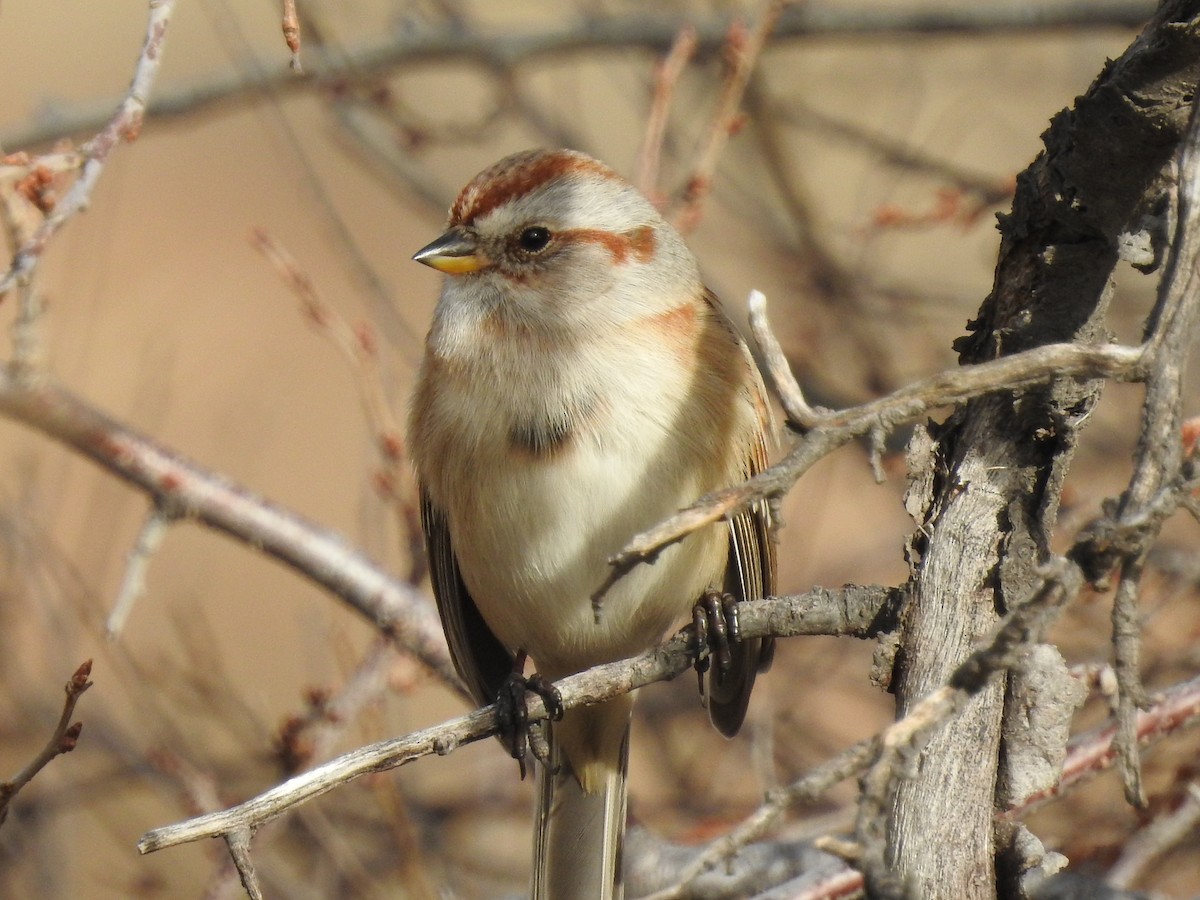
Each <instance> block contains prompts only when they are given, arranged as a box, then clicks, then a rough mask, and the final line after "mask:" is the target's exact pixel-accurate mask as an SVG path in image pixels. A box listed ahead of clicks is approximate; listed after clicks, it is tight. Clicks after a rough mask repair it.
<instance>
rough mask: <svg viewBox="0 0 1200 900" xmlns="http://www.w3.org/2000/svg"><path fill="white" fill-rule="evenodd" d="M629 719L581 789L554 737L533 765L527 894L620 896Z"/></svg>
mask: <svg viewBox="0 0 1200 900" xmlns="http://www.w3.org/2000/svg"><path fill="white" fill-rule="evenodd" d="M628 771H629V724H628V720H627V721H626V725H625V732H624V736H623V738H622V740H621V742H620V752H619V755H618V758H617V759H616V760H614V765H611V766H605V767H604V768H603V770H602V771H601V773H600V774H599V777H598V778H597V783H596V784H594V785H592V788H593V789H592V791H591V792H590V793H589V792H587V791H584V789H583V787H582V786H581V785H580V782H579V779H578V778H576V777H575V773H574V771H573V770H572V769H571V764H570V762H569V761H568V760H567V759H566V756H565V755H564V753H563V751H562V745H561V743H560V742H558V741H555V740H554V736H553V730H551V734H550V763H549V765H548V766H547V765H539V766H538V780H539V790H538V801H537V810H536V813H535V815H536V818H535V820H534V822H535V824H534V829H535V832H536V833H535V835H534V843H533V884H532V888H531V895H532V900H621V898H622V897H623V896H624V888H623V885H622V877H621V865H622V858H621V857H622V848H623V845H624V839H625V805H626V796H627V790H626V782H627V780H628V778H627V776H628Z"/></svg>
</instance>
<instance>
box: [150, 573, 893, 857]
mask: <svg viewBox="0 0 1200 900" xmlns="http://www.w3.org/2000/svg"><path fill="white" fill-rule="evenodd" d="M896 599H897V598H896V595H895V592H893V591H889V590H888V589H886V588H881V587H854V586H847V587H845V588H842V589H841V590H836V591H835V590H827V589H818V590H814V591H810V592H809V593H807V594H803V595H800V596H797V597H772V598H768V599H766V600H757V601H748V602H746V603H744V604H742V605H741V606H739V607H738V610H739V612H738V621H739V626H740V629H741V633H742V635H743V636H744V637H746V638H753V637H761V636H763V635H766V634H775V635H789V634H790V635H796V634H840V635H857V636H860V637H866V636H870V635H873V634H875V633H877V629H878V628H879V627H881V623H886V622H889V621H894V615H889V614H888V612H887V611H888V610H889V609H890V608H891V607H893V606H894V604H895V602H896ZM694 646H695V637H694V635H693V633H692V630H691V628H690V626H689V627H688V628H685V629H683V630H682V631H680V632H679V633H678V634H676V635H675V636H674V637H672V638H671V639H670V640H669V641H667V642H666V643H664V644H661V645H659V646H658V647H655V648H653V649H651V650H647V651H646V652H644V653H642V654H640V655H638V656H635V657H632V658H630V659H626V660H620V661H618V662H613V663H607V664H604V665H600V666H596V667H594V668H591V669H588V670H587V671H585V672H581V673H579V674H577V675H571V676H569V677H567V678H564V679H562V680H560V681H558V682H556V683H555V687H556V688H558V690H559V693H560V694H561V696H562V705H563V708H564V709H573V708H574V707H577V706H587V705H592V704H595V703H600V702H602V701H604V700H607V699H610V698H612V697H615V696H618V695H620V694H625V693H628V692H630V691H632V690H636V689H637V688H639V687H644V686H645V685H648V684H651V683H653V682H655V681H663V680H669V679H671V678H675V677H676V676H678V675H680V674H682V673H683V672H685V671H687V670H688V669H689V668H690V667H691V666H692V665H693V664H694V661H695V656H694ZM545 714H546V711H545V707H544V705H543V704H542V701H541V699H539V698H537V697H531V698H530V700H529V719H530V721H531V722H536V721H539V720H541V719H543V718H545ZM496 729H497V722H496V715H495V707H494V706H487V707H484V708H483V709H478V710H475V711H474V712H471V713H469V714H467V715H465V716H460V717H458V718H456V719H451V720H450V721H448V722H443V723H442V724H440V725H435V726H433V727H431V728H426V729H424V730H422V731H417V732H414V733H412V734H409V735H406V736H405V737H400V738H393V739H391V740H387V741H381V742H379V743H376V744H371V745H368V746H365V747H360V748H358V749H357V750H354V751H352V752H350V753H347V754H345V755H343V756H340V757H338V758H337V759H335V760H331V761H330V762H328V763H325V764H324V765H321V766H318V767H316V768H315V769H312V770H310V771H308V772H305V773H303V774H301V775H297V776H295V777H293V778H291V779H289V780H288V781H286V782H284V783H283V784H281V785H278V786H276V787H274V788H272V789H271V790H268V791H266V792H264V793H262V794H260V795H259V796H257V797H254V798H253V799H251V800H247V801H246V802H244V803H241V804H239V805H237V806H234V807H231V808H230V809H228V810H225V811H223V812H220V813H214V814H209V815H204V816H199V817H197V818H194V819H190V820H188V821H186V822H182V823H179V824H177V825H168V826H166V827H163V828H156V829H154V830H153V831H150V832H148V833H146V834H145V835H143V837H142V839H141V840H140V841H139V842H138V850H139V852H141V853H150V852H153V851H155V850H162V849H164V848H167V847H172V846H175V845H176V844H183V843H188V842H190V841H195V840H200V839H201V838H208V837H216V836H218V835H222V834H228V833H230V832H231V831H235V830H237V829H241V828H250V829H252V830H253V829H255V828H258V827H259V826H260V825H262V824H263V823H264V822H267V821H269V820H270V819H273V818H275V817H276V816H278V815H280V814H282V813H284V812H286V811H287V810H289V809H291V808H292V807H293V806H296V805H297V804H299V803H303V802H305V801H307V800H310V799H312V798H314V797H318V796H320V795H321V794H324V793H325V792H327V791H330V790H332V789H333V788H335V787H338V786H339V785H341V784H344V783H346V782H348V781H350V780H352V779H354V778H357V777H359V776H361V775H366V774H369V773H371V772H382V771H386V770H388V769H393V768H396V767H397V766H401V765H404V764H405V763H409V762H412V761H413V760H416V759H420V758H421V757H424V756H431V755H435V754H436V755H438V756H445V755H447V754H449V753H451V752H453V751H454V750H455V749H457V748H458V747H460V746H463V745H465V744H468V743H473V742H475V741H478V740H481V739H483V738H485V737H488V736H489V735H491V734H494V733H495V732H496Z"/></svg>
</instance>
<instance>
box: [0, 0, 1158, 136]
mask: <svg viewBox="0 0 1200 900" xmlns="http://www.w3.org/2000/svg"><path fill="white" fill-rule="evenodd" d="M1153 9H1154V4H1153V3H1152V2H1150V0H1104V2H1100V0H1089V2H1088V3H1072V4H1057V3H1056V4H1048V5H1046V6H1036V7H1033V6H1028V5H1026V4H1019V5H1016V6H1014V5H1013V4H1012V3H1009V2H992V3H970V4H961V5H957V6H942V7H938V8H937V9H936V10H931V9H930V8H929V6H928V5H927V4H924V3H915V4H911V5H908V4H906V5H900V4H894V5H890V4H889V5H875V6H869V7H868V6H862V7H860V6H848V5H846V4H841V3H829V4H825V3H797V4H794V5H793V6H791V7H790V8H788V9H786V10H784V13H783V15H782V16H780V20H779V24H778V25H777V26H776V28H775V31H774V33H773V38H774V39H775V40H782V39H790V40H797V39H810V38H823V37H834V36H838V35H843V36H853V35H858V36H869V35H874V36H878V37H888V36H890V35H895V34H904V33H911V34H929V33H937V34H947V35H951V34H965V35H973V34H989V33H992V32H996V31H1005V32H1012V33H1037V32H1041V31H1046V30H1057V29H1062V28H1070V29H1073V30H1076V31H1078V30H1080V29H1110V28H1112V27H1114V26H1117V27H1122V26H1126V27H1134V26H1138V25H1141V24H1142V23H1144V22H1145V20H1146V18H1147V17H1149V15H1150V14H1151V12H1153ZM692 24H693V25H694V27H695V29H696V39H697V43H698V46H699V49H700V50H702V51H708V50H712V49H715V48H717V47H719V46H720V45H721V44H722V43H723V42H724V40H725V36H726V34H727V33H728V30H729V17H728V16H715V15H714V16H710V17H705V18H703V19H699V20H693V22H692ZM681 25H682V22H681V21H680V19H679V17H676V16H662V15H649V16H648V15H646V14H645V13H641V12H639V13H636V14H631V15H624V16H614V17H612V18H600V17H589V18H585V19H582V20H575V21H571V22H569V23H568V24H566V25H564V26H561V27H555V28H548V29H542V30H536V31H526V32H512V31H506V32H503V33H497V32H496V31H494V30H490V29H487V28H475V27H464V26H463V24H462V23H461V22H451V23H449V24H447V25H445V26H442V27H438V28H414V29H407V30H406V29H396V30H395V31H394V32H392V33H389V34H388V35H387V36H386V37H379V38H375V39H373V40H371V41H365V42H363V43H361V44H359V45H357V46H355V47H352V48H351V49H350V51H349V52H348V53H347V54H346V55H345V57H344V62H342V63H337V62H323V63H322V65H321V66H319V67H317V66H313V65H311V64H310V66H309V69H308V71H307V73H306V74H305V75H304V76H302V77H297V75H296V73H295V72H294V71H293V70H292V68H291V66H290V64H285V65H280V66H276V67H273V68H269V69H263V70H262V71H259V72H254V73H249V74H243V73H236V74H233V75H219V76H214V77H212V78H209V79H205V80H199V81H197V82H195V83H193V84H190V85H188V86H186V87H183V88H179V89H176V90H173V91H170V92H165V93H162V94H161V95H159V96H158V97H157V98H156V100H155V101H154V103H152V104H151V106H150V108H149V113H150V115H151V116H152V117H153V118H154V119H155V120H157V121H161V120H163V119H164V118H168V117H173V116H188V115H191V114H193V113H195V112H198V111H201V110H203V109H206V108H209V107H212V106H214V105H224V106H225V107H226V108H229V107H232V106H234V105H235V104H245V103H251V102H254V101H256V100H257V99H258V98H259V97H261V96H262V92H263V91H264V90H272V91H274V90H278V89H285V90H309V89H311V86H312V83H313V82H317V83H323V84H336V83H339V82H344V81H345V80H346V79H348V78H350V79H353V78H366V79H376V78H379V77H381V76H386V75H389V74H394V71H395V70H396V69H398V68H400V67H403V66H408V65H427V64H429V63H434V62H439V61H443V62H451V61H452V62H460V61H463V60H467V61H469V62H474V63H476V64H478V65H480V66H482V67H484V68H487V69H497V68H504V67H511V66H514V65H517V64H519V63H523V62H529V61H532V60H540V59H550V58H554V57H558V56H562V55H564V54H577V53H579V52H580V51H589V50H607V49H609V48H613V47H643V48H646V49H649V50H652V51H654V52H656V53H665V52H666V51H667V50H668V48H670V46H671V42H672V41H673V40H674V39H675V37H676V36H677V35H678V34H679V29H680V26H681ZM310 63H311V61H310ZM112 106H113V103H112V102H104V103H99V104H88V105H86V106H83V107H74V108H71V107H64V108H55V109H53V110H51V114H49V115H45V116H41V117H39V120H38V121H36V122H31V123H30V124H28V125H26V126H24V127H20V128H16V129H13V130H10V131H8V132H6V133H3V134H0V147H9V148H11V147H30V146H35V145H39V144H46V143H50V142H53V141H55V140H58V139H61V138H63V137H70V136H71V135H76V134H83V133H87V132H88V131H91V130H93V129H95V128H97V127H99V126H100V125H101V124H102V123H103V122H104V121H105V119H106V118H107V116H108V115H109V113H110V111H111V110H112Z"/></svg>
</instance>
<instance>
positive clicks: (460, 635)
mask: <svg viewBox="0 0 1200 900" xmlns="http://www.w3.org/2000/svg"><path fill="white" fill-rule="evenodd" d="M421 528H422V530H423V531H424V532H425V545H426V548H427V549H428V552H429V577H430V580H431V581H432V582H433V596H434V598H435V599H436V600H437V607H438V614H439V615H440V616H441V617H442V629H443V630H444V631H445V632H446V642H447V643H448V644H449V645H450V658H451V659H452V660H454V668H455V669H457V670H458V674H459V677H460V678H462V680H463V682H464V683H465V684H466V686H467V690H468V691H469V692H470V694H471V696H472V697H473V698H474V699H475V702H477V703H478V704H479V705H480V706H485V705H487V704H489V703H494V702H495V700H496V695H497V694H498V693H499V691H500V687H501V685H503V683H504V680H505V679H506V678H507V677H508V676H509V674H510V673H511V672H512V670H513V655H512V654H511V653H509V652H508V650H506V649H505V647H504V645H503V644H501V643H500V641H499V639H498V638H497V637H496V636H495V635H494V634H492V631H491V629H490V628H488V626H487V623H486V622H484V620H483V616H482V615H480V613H479V608H478V607H476V606H475V601H474V599H472V597H471V593H470V591H468V590H467V586H466V584H465V583H464V582H463V577H462V572H460V571H459V568H458V559H457V558H456V557H455V555H454V544H453V542H452V541H451V538H450V529H449V527H448V526H447V524H446V517H445V516H444V515H443V514H442V513H441V511H440V510H438V509H437V508H436V507H434V505H433V504H432V503H430V502H429V497H428V495H427V494H425V493H424V492H422V494H421Z"/></svg>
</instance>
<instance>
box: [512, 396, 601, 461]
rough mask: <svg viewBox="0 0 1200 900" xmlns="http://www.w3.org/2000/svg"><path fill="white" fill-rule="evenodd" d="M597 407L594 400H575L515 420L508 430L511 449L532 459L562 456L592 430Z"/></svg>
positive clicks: (589, 398) (588, 398)
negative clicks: (584, 434)
mask: <svg viewBox="0 0 1200 900" xmlns="http://www.w3.org/2000/svg"><path fill="white" fill-rule="evenodd" d="M596 406H597V404H596V401H595V399H594V398H591V397H585V398H574V399H572V400H568V401H566V402H563V403H561V404H558V405H555V406H552V407H548V408H546V409H543V410H538V411H537V412H536V413H535V414H533V415H527V416H518V417H514V419H513V420H512V423H511V424H510V425H509V428H508V444H509V447H511V448H512V449H513V450H514V451H516V452H517V453H519V454H521V455H522V456H526V457H530V458H532V459H550V458H552V457H555V456H558V455H559V454H561V453H564V452H566V451H567V450H568V449H570V447H571V445H572V444H573V443H574V442H575V441H576V440H577V439H578V437H579V435H580V434H581V433H582V432H585V431H587V430H588V429H589V428H590V427H592V425H593V424H594V418H595V411H596Z"/></svg>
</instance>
